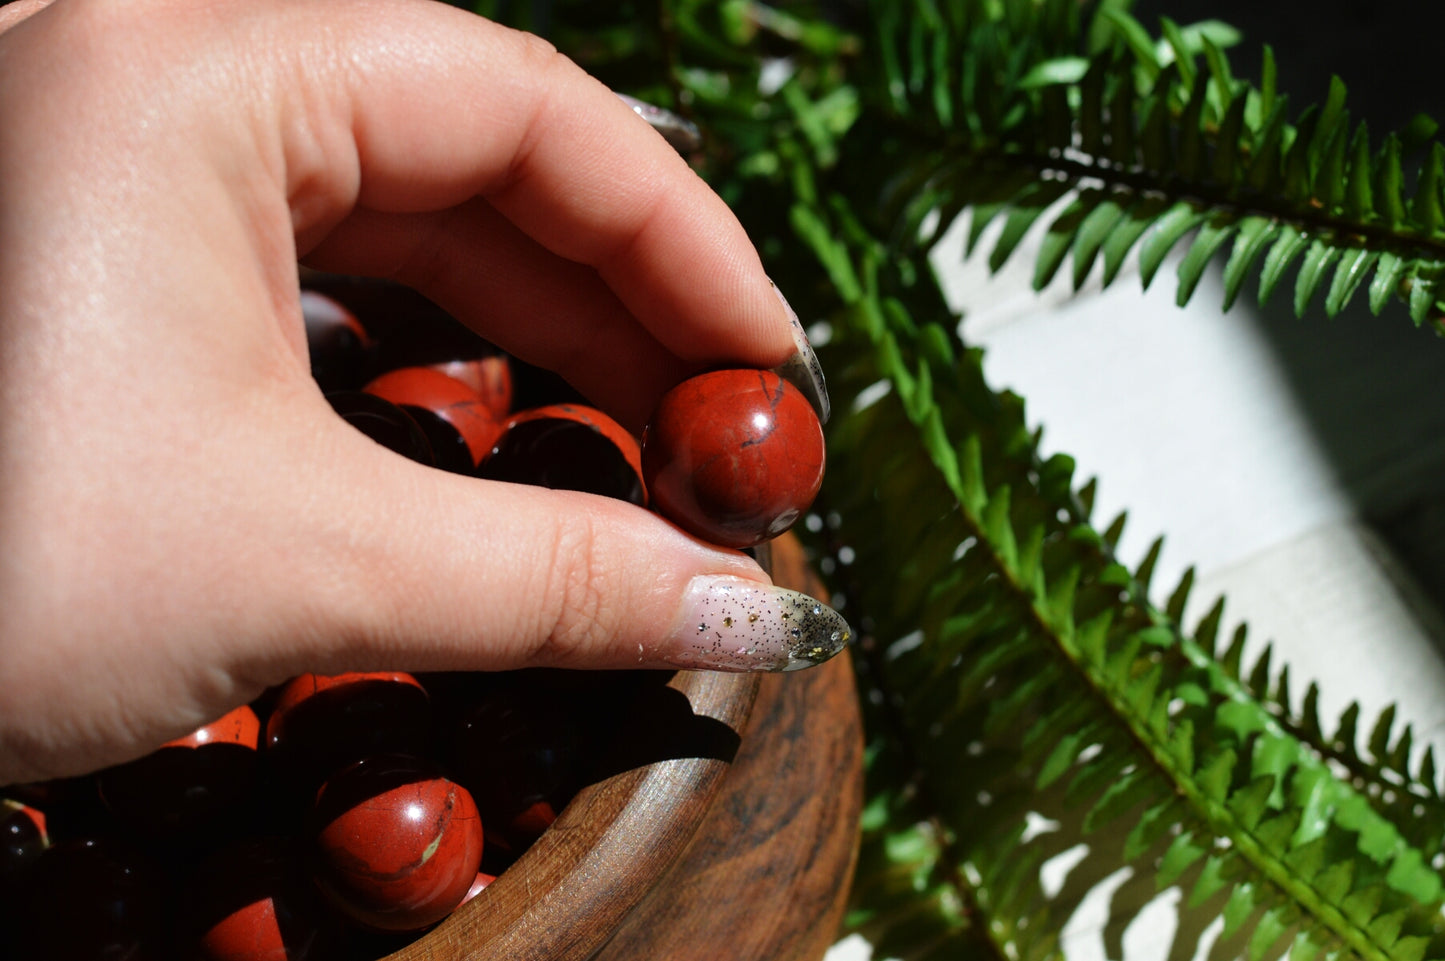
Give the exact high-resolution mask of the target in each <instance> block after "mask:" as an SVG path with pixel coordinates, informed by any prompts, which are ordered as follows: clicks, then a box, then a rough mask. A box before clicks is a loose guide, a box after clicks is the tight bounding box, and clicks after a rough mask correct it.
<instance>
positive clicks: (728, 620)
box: [664, 576, 853, 671]
mask: <svg viewBox="0 0 1445 961" xmlns="http://www.w3.org/2000/svg"><path fill="white" fill-rule="evenodd" d="M681 624H682V626H681V627H680V628H679V629H678V631H677V633H676V634H675V635H674V638H673V640H674V643H675V644H676V645H677V646H676V647H675V648H674V649H673V650H672V651H671V652H670V653H669V654H668V655H666V656H665V657H664V659H665V660H667V661H668V663H670V664H672V665H673V666H675V667H680V668H685V669H689V670H723V671H798V670H802V669H803V668H805V667H812V666H813V665H814V664H821V663H823V662H824V661H826V660H827V659H828V658H830V657H832V656H833V655H834V654H837V653H838V652H839V651H841V650H842V649H843V648H844V647H845V646H847V644H848V641H849V640H850V639H851V638H852V637H853V630H852V628H850V627H849V626H848V622H847V621H845V620H843V616H842V615H841V614H839V613H838V612H837V611H835V610H833V609H832V608H831V607H829V606H827V605H826V604H824V603H822V602H821V601H818V600H815V599H814V598H811V597H809V596H808V595H806V594H800V593H798V592H797V591H790V590H786V589H784V588H781V587H773V586H771V585H768V584H760V583H758V582H757V581H750V580H747V579H746V578H742V577H726V576H716V577H696V578H694V579H693V581H692V583H691V584H689V585H688V587H687V592H686V594H685V596H684V600H683V613H682V622H681Z"/></svg>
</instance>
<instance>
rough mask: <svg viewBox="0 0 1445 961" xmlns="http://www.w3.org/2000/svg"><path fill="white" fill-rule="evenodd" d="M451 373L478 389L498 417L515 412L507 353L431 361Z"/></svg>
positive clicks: (449, 375) (505, 417)
mask: <svg viewBox="0 0 1445 961" xmlns="http://www.w3.org/2000/svg"><path fill="white" fill-rule="evenodd" d="M431 367H432V369H433V370H439V371H441V372H442V373H443V374H446V375H447V376H448V377H455V378H456V379H457V380H459V381H461V382H462V383H464V384H466V385H467V386H468V387H470V388H471V389H472V390H473V391H475V392H476V395H477V397H478V398H479V399H480V400H481V402H482V403H483V404H485V405H486V407H487V409H488V410H489V411H491V412H492V416H494V417H496V418H497V420H498V421H503V420H506V419H507V415H508V414H510V413H511V412H512V366H511V364H510V363H508V361H507V358H506V356H505V355H504V354H494V355H492V356H490V357H477V358H474V359H472V360H445V361H442V362H440V363H437V364H432V365H431Z"/></svg>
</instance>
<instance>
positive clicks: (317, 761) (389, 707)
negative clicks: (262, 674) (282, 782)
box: [266, 671, 432, 789]
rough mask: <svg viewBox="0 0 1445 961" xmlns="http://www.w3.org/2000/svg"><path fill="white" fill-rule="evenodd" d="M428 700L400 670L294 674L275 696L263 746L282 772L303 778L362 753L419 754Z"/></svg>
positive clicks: (427, 726) (428, 718)
mask: <svg viewBox="0 0 1445 961" xmlns="http://www.w3.org/2000/svg"><path fill="white" fill-rule="evenodd" d="M431 723H432V715H431V700H430V698H429V697H428V696H427V692H426V690H425V689H423V688H422V686H421V684H419V683H418V682H417V679H416V678H414V677H412V676H411V675H410V674H407V673H405V672H404V671H353V672H349V673H345V674H300V675H298V676H296V677H294V678H292V679H291V680H290V681H289V682H288V683H287V684H286V686H285V687H284V688H282V689H281V693H280V695H279V696H278V697H277V699H276V706H275V707H274V708H273V709H272V711H271V717H270V718H269V719H268V720H267V722H266V750H267V752H268V753H269V754H270V756H271V757H272V759H273V761H275V762H276V764H277V765H278V766H279V767H280V769H281V770H282V772H284V773H286V774H289V775H292V776H295V777H299V778H300V779H302V780H303V781H306V782H309V788H310V789H314V788H315V786H316V785H317V784H319V783H320V782H321V781H322V780H324V779H325V778H326V777H328V776H329V775H330V774H331V772H332V771H335V770H337V769H338V768H340V767H342V766H344V765H346V764H349V763H351V762H352V761H355V760H358V759H360V758H362V757H365V756H367V755H369V754H386V753H407V754H410V753H420V752H422V751H425V750H426V747H427V742H428V737H429V735H430V732H431Z"/></svg>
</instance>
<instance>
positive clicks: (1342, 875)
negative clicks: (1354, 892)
mask: <svg viewBox="0 0 1445 961" xmlns="http://www.w3.org/2000/svg"><path fill="white" fill-rule="evenodd" d="M1354 879H1355V862H1353V861H1340V862H1338V863H1336V864H1332V865H1330V866H1329V867H1327V868H1325V870H1324V871H1323V872H1322V873H1321V874H1320V875H1319V877H1318V878H1316V879H1315V885H1314V887H1315V890H1316V891H1318V892H1319V893H1320V896H1321V897H1323V898H1324V899H1325V900H1326V901H1327V902H1332V903H1335V904H1338V903H1339V902H1340V901H1341V899H1343V898H1344V896H1345V895H1346V894H1348V893H1349V891H1350V887H1351V886H1352V884H1353V882H1354Z"/></svg>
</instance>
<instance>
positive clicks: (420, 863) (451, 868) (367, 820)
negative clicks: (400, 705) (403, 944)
mask: <svg viewBox="0 0 1445 961" xmlns="http://www.w3.org/2000/svg"><path fill="white" fill-rule="evenodd" d="M311 836H312V839H313V851H314V862H315V868H314V870H315V878H316V883H317V885H318V886H319V887H320V888H321V891H322V893H323V894H325V895H326V897H327V899H328V900H329V901H331V902H332V904H333V905H334V906H335V907H336V908H337V909H338V910H339V911H341V912H342V913H343V914H345V915H346V916H348V917H349V918H351V919H352V920H354V921H356V922H357V923H359V924H361V925H363V926H365V927H368V928H372V929H374V930H379V931H417V930H421V929H422V928H425V927H428V926H430V925H432V924H435V923H436V922H438V921H440V920H441V919H442V918H444V917H446V916H447V915H448V914H450V913H451V912H452V911H453V910H454V909H455V908H456V907H457V905H459V904H461V903H462V899H463V898H465V897H466V895H467V892H468V891H469V890H470V889H471V887H472V884H473V882H474V881H475V880H476V877H477V872H478V870H479V869H480V867H481V861H482V845H483V832H482V819H481V817H480V816H479V815H478V813H477V807H476V804H474V803H473V801H472V796H471V795H470V794H469V793H468V792H467V791H466V789H465V788H463V787H462V786H461V785H459V784H456V783H454V782H452V781H449V780H447V779H446V778H444V777H441V776H440V775H439V774H438V773H437V770H436V768H435V767H434V766H433V765H432V764H430V763H429V762H427V761H424V760H421V759H419V758H413V757H405V756H401V755H381V756H376V757H369V758H365V759H363V760H361V761H358V762H357V763H355V764H353V765H351V766H349V767H347V768H344V769H343V770H341V771H338V772H337V773H336V774H335V775H334V776H333V777H332V778H331V779H330V780H329V781H327V782H326V784H325V785H324V786H323V787H322V789H321V791H320V793H319V794H318V795H317V798H316V806H315V809H314V811H313V830H312V835H311Z"/></svg>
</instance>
